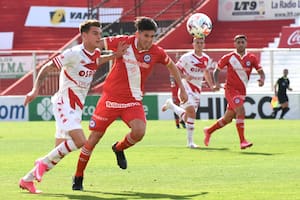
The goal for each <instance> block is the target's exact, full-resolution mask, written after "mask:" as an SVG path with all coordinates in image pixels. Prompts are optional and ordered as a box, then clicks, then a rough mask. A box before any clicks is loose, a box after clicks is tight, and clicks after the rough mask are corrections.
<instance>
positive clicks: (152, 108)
mask: <svg viewBox="0 0 300 200" xmlns="http://www.w3.org/2000/svg"><path fill="white" fill-rule="evenodd" d="M98 99H99V97H98V96H87V98H86V100H85V106H84V107H83V112H82V120H90V118H91V116H92V114H93V112H94V110H95V107H96V104H97V102H98ZM22 103H23V102H22ZM143 104H144V110H145V113H146V117H147V119H158V106H157V96H156V95H149V96H145V97H144V99H143ZM48 120H54V116H53V112H52V104H51V97H50V96H44V97H37V98H36V99H35V100H34V101H32V102H31V103H30V104H29V121H48Z"/></svg>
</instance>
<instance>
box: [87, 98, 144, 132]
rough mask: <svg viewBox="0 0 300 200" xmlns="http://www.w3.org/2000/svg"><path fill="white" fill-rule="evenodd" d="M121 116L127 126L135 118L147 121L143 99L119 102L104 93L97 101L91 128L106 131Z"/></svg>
mask: <svg viewBox="0 0 300 200" xmlns="http://www.w3.org/2000/svg"><path fill="white" fill-rule="evenodd" d="M117 118H121V119H122V120H123V121H124V122H125V123H126V124H127V126H129V122H130V121H132V120H134V119H140V120H142V121H144V122H145V123H146V116H145V112H144V108H143V104H142V102H141V101H133V102H126V103H124V102H117V101H116V100H115V99H111V98H110V97H109V96H107V95H105V94H104V95H103V96H102V97H101V98H100V100H99V101H98V103H97V106H96V109H95V111H94V114H93V116H92V118H91V120H90V125H89V129H90V130H94V131H100V132H105V130H106V129H107V127H108V126H109V125H110V124H111V123H112V122H113V121H115V120H116V119H117Z"/></svg>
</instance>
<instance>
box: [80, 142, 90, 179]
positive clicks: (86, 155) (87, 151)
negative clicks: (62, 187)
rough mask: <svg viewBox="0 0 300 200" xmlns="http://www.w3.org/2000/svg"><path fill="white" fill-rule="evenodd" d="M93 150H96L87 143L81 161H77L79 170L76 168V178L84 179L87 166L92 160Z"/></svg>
mask: <svg viewBox="0 0 300 200" xmlns="http://www.w3.org/2000/svg"><path fill="white" fill-rule="evenodd" d="M93 149H94V148H93V147H91V146H90V145H89V144H88V143H87V142H86V143H85V145H84V146H83V147H82V148H81V151H80V155H79V159H78V161H77V168H76V172H75V176H77V177H79V176H81V177H83V175H84V170H85V168H86V166H87V164H88V162H89V160H90V157H91V154H92V151H93Z"/></svg>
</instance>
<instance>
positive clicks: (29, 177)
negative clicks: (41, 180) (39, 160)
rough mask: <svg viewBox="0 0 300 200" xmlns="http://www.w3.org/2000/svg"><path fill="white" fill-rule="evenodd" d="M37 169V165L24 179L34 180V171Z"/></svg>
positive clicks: (27, 180)
mask: <svg viewBox="0 0 300 200" xmlns="http://www.w3.org/2000/svg"><path fill="white" fill-rule="evenodd" d="M34 170H35V167H34V168H32V169H31V170H30V171H29V172H28V173H27V174H26V175H25V176H24V177H23V178H22V179H23V180H24V181H26V182H31V181H33V180H34V175H33V172H34Z"/></svg>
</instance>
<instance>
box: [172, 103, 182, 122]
mask: <svg viewBox="0 0 300 200" xmlns="http://www.w3.org/2000/svg"><path fill="white" fill-rule="evenodd" d="M170 109H171V110H173V112H175V113H176V115H178V116H179V117H180V118H181V119H183V118H184V117H183V116H184V114H185V110H184V109H183V108H181V107H179V106H177V105H176V104H174V103H173V102H171V103H170Z"/></svg>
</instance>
